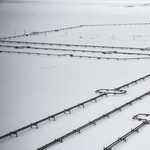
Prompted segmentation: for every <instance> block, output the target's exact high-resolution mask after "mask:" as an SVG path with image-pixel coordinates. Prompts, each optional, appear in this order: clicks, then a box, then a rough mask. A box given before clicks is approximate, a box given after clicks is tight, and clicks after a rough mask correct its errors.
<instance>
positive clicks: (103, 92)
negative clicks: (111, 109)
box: [0, 74, 150, 140]
mask: <svg viewBox="0 0 150 150" xmlns="http://www.w3.org/2000/svg"><path fill="white" fill-rule="evenodd" d="M149 77H150V74H149V75H146V76H143V77H141V78H139V79H137V80H134V81H132V82H129V83H127V84H124V85H122V86H120V87H118V88H115V89H99V90H96V91H95V92H96V93H100V95H98V96H96V97H93V98H91V99H88V100H86V101H83V102H81V103H79V104H77V105H74V106H72V107H70V108H67V109H64V110H62V111H60V112H57V113H56V114H53V115H50V116H48V117H45V118H43V119H41V120H38V121H36V122H34V123H30V124H28V125H26V126H24V127H22V128H19V129H17V130H14V131H11V132H10V133H7V134H5V135H2V136H0V140H2V139H4V138H6V137H9V136H12V135H16V137H18V132H21V131H23V130H25V129H28V128H32V127H36V129H38V124H40V123H42V122H44V121H47V120H50V119H52V120H54V121H55V120H56V117H57V116H59V115H62V114H66V113H69V114H71V110H73V109H76V108H80V107H82V108H84V107H85V104H87V103H91V102H93V101H94V102H97V100H98V98H102V97H104V96H108V95H112V94H114V95H116V94H126V91H125V90H121V89H122V88H125V87H129V86H130V85H133V84H137V83H138V82H139V81H144V80H145V79H147V78H149ZM142 97H143V96H142ZM142 97H141V98H142ZM139 98H140V97H139ZM137 100H138V98H137ZM133 102H134V101H133ZM129 104H131V102H130V103H127V104H126V105H129ZM126 105H125V106H126ZM120 109H122V107H120V108H119V110H120ZM115 111H117V110H115ZM108 115H109V113H108V114H107V115H106V116H108Z"/></svg>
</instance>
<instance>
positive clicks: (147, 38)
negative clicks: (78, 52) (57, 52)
mask: <svg viewBox="0 0 150 150" xmlns="http://www.w3.org/2000/svg"><path fill="white" fill-rule="evenodd" d="M149 6H150V4H149V3H134V4H133V3H97V2H93V3H91V2H90V3H88V2H80V3H76V2H72V3H71V2H70V3H68V2H65V3H63V2H57V3H56V2H52V1H51V2H47V3H46V2H44V3H0V20H1V22H0V37H1V38H2V37H8V36H14V35H19V34H24V30H25V32H26V33H31V32H36V31H37V32H39V31H47V30H53V29H59V28H64V27H69V26H78V25H86V24H89V25H90V24H118V23H150V7H149ZM149 29H150V25H139V26H136V25H135V26H115V27H113V26H107V27H85V28H79V29H71V30H66V31H61V32H58V33H49V34H48V35H44V34H43V35H37V36H30V37H22V38H19V39H17V38H16V39H10V40H20V41H29V42H30V41H34V42H50V43H52V42H55V43H65V44H67V43H68V44H89V45H90V44H91V45H106V46H107V45H108V46H125V47H128V46H131V47H143V48H147V47H150V33H149ZM66 32H67V36H66ZM81 33H82V36H83V37H82V38H80V37H79V36H80V35H81ZM97 34H98V35H99V36H98V38H97ZM113 35H114V36H115V38H114V39H112V38H111V37H112V36H113ZM134 36H135V40H134V39H133V37H134ZM0 44H1V45H4V43H1V42H0ZM5 44H6V45H7V43H5ZM9 45H15V44H9ZM55 48H60V47H58V46H55ZM7 49H8V48H3V47H0V50H7ZM9 49H11V50H13V48H9ZM76 49H79V48H76ZM90 50H91V49H90ZM96 50H100V51H107V49H96ZM113 50H114V49H113ZM24 51H27V50H26V49H25V50H24ZM28 51H29V50H28ZM31 51H32V50H31ZM35 51H36V50H35ZM41 51H42V50H41ZM120 51H121V50H120ZM126 51H128V52H129V50H126ZM131 52H132V51H131ZM148 53H149V52H148ZM94 55H95V54H94ZM121 57H122V56H121ZM149 65H150V60H149V59H145V60H128V61H117V60H97V59H84V58H71V57H55V56H50V57H49V56H40V55H39V56H37V55H23V54H20V55H18V54H7V53H0V123H1V127H0V135H4V134H6V133H9V132H10V131H13V130H16V129H18V128H20V127H23V126H25V125H27V124H30V123H32V122H35V121H37V120H40V119H42V118H45V117H46V116H48V115H52V114H55V113H57V112H59V111H61V110H64V109H66V108H68V107H71V106H73V105H76V104H78V103H81V102H83V101H85V100H88V99H90V98H92V97H94V96H96V95H98V94H96V93H95V90H97V89H104V88H110V89H112V88H115V87H119V86H121V85H124V84H126V83H128V82H131V81H133V80H136V79H138V78H140V77H143V76H145V75H147V74H150V69H149ZM124 89H125V90H127V94H126V95H119V96H118V95H116V96H109V97H105V98H100V99H98V102H97V103H94V102H93V103H91V104H88V105H85V108H84V109H83V108H79V109H75V110H74V111H72V114H71V115H69V114H65V115H61V116H59V117H56V121H55V122H54V121H52V120H51V121H46V122H44V123H41V124H40V125H39V129H34V128H33V129H27V130H24V131H23V132H19V133H18V135H19V137H17V138H16V137H8V138H6V139H3V140H1V141H0V150H34V149H37V148H39V147H41V146H43V145H45V144H47V143H49V142H51V141H53V140H54V139H55V138H59V137H60V136H62V135H64V134H66V133H68V132H70V131H72V130H73V129H76V128H78V127H80V126H82V125H84V124H86V123H87V122H89V121H91V120H93V119H95V118H97V117H99V116H101V115H103V114H105V113H107V112H109V111H111V110H112V109H114V108H116V107H119V106H120V105H122V104H124V103H126V102H128V101H130V100H132V99H134V98H136V97H138V96H140V95H142V94H144V93H146V92H148V91H150V78H149V79H146V80H145V81H142V82H139V83H138V84H136V85H132V86H130V87H129V88H124ZM138 113H150V101H149V97H146V98H143V100H142V101H137V102H136V103H134V104H133V106H131V107H130V106H129V107H126V108H125V109H123V110H122V111H121V112H117V113H115V114H113V115H111V117H110V118H108V119H103V120H101V121H100V122H99V123H97V125H96V126H94V125H93V126H91V127H89V128H87V129H85V130H83V131H81V134H76V135H73V136H71V137H69V138H67V139H66V140H64V142H63V143H59V144H56V145H55V146H53V147H51V148H48V149H52V150H102V149H103V147H106V146H108V145H109V144H111V143H112V142H114V141H115V140H117V138H118V137H121V136H123V135H124V134H125V133H127V132H128V131H130V129H131V128H134V127H136V126H137V125H139V124H140V123H141V122H139V121H136V120H133V119H132V117H133V116H134V115H136V114H138ZM148 119H150V117H149V118H148ZM149 140H150V126H145V127H143V128H142V129H141V130H140V133H139V134H133V135H132V136H130V137H129V138H127V142H126V143H125V142H121V143H120V144H118V145H117V146H115V147H114V148H113V149H115V150H149V149H150V143H149Z"/></svg>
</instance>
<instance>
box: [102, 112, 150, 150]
mask: <svg viewBox="0 0 150 150" xmlns="http://www.w3.org/2000/svg"><path fill="white" fill-rule="evenodd" d="M141 115H142V116H146V117H147V116H150V114H137V115H136V116H134V117H133V119H136V120H139V121H143V122H142V123H141V124H140V125H139V126H137V127H135V128H134V129H131V131H129V132H128V133H126V134H125V135H123V136H122V137H119V138H118V139H117V140H116V141H115V142H113V143H112V144H110V145H109V146H107V147H104V148H103V150H112V148H113V147H114V146H116V145H117V144H119V143H120V142H122V141H125V142H126V141H127V140H126V139H127V137H129V136H130V135H132V134H133V133H135V132H139V129H140V128H142V127H144V126H145V125H147V124H150V120H147V119H142V118H139V117H138V116H141Z"/></svg>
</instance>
